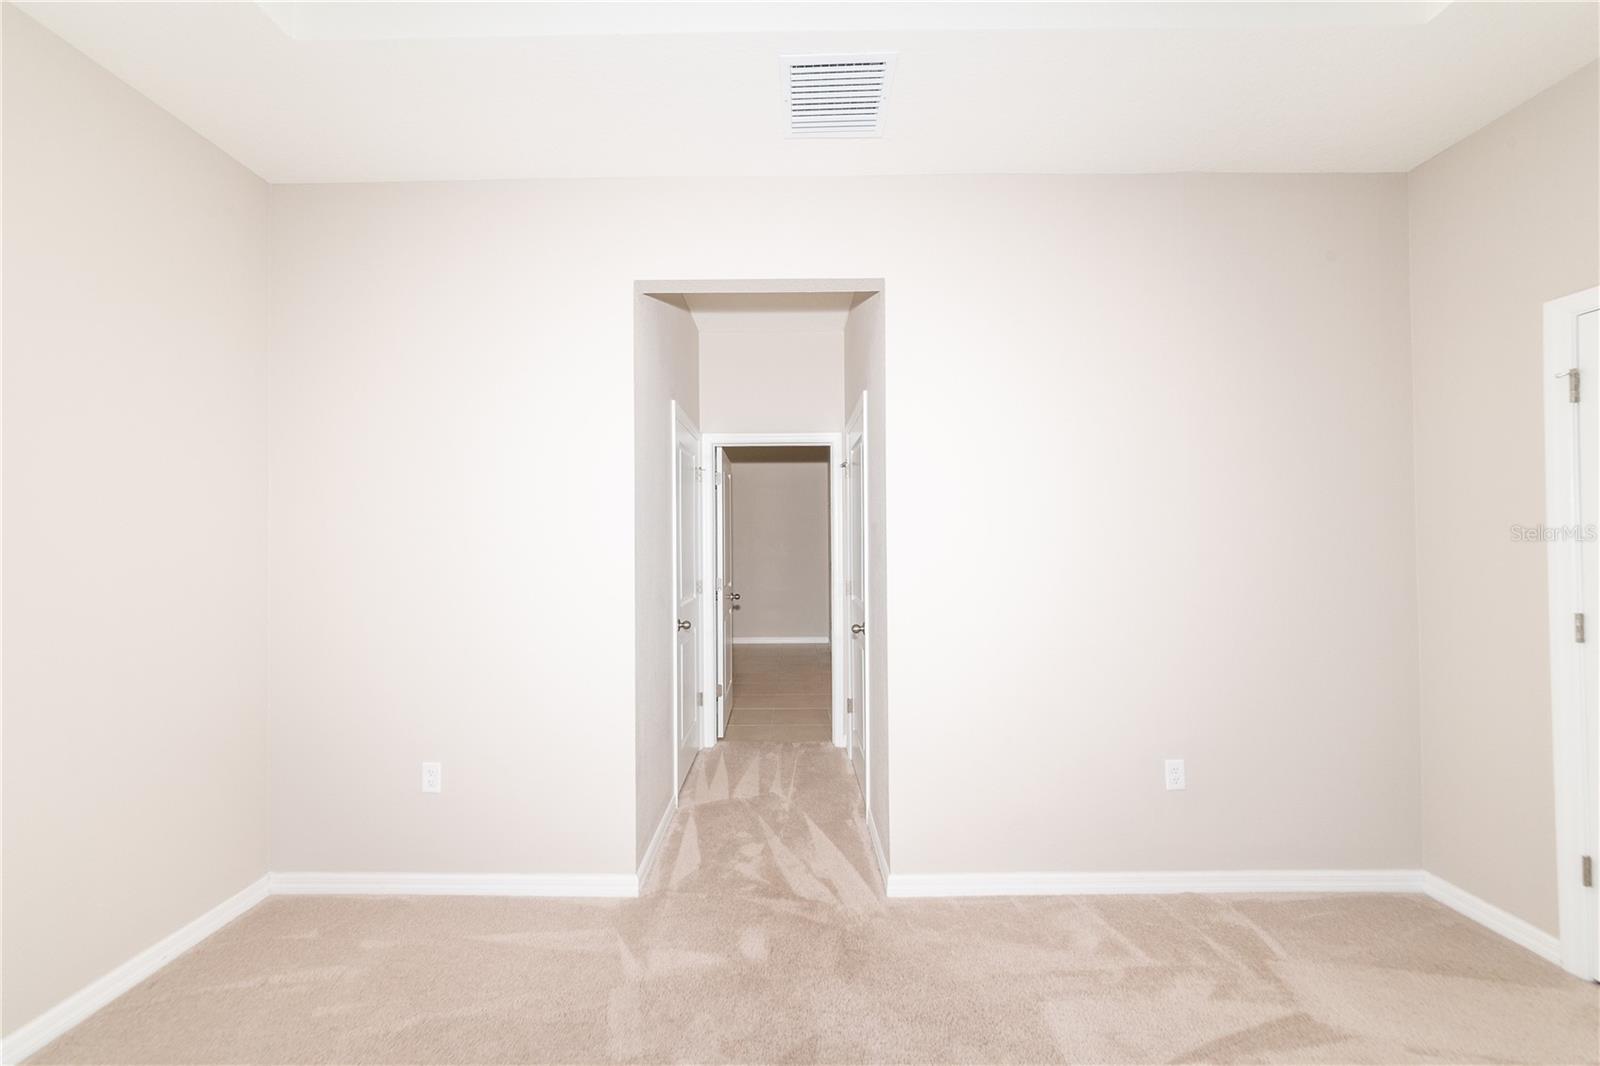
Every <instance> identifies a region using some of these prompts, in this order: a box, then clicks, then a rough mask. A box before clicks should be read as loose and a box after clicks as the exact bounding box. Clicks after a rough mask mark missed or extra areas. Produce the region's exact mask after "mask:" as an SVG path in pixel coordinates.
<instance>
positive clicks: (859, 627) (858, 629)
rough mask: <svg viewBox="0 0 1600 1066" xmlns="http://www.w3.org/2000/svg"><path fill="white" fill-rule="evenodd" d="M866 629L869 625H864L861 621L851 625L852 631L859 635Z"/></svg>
mask: <svg viewBox="0 0 1600 1066" xmlns="http://www.w3.org/2000/svg"><path fill="white" fill-rule="evenodd" d="M866 631H867V627H866V626H864V625H862V624H861V623H860V622H857V623H856V624H855V625H853V626H851V627H850V632H852V633H854V634H855V635H856V636H858V637H859V636H860V635H861V634H863V633H865V632H866Z"/></svg>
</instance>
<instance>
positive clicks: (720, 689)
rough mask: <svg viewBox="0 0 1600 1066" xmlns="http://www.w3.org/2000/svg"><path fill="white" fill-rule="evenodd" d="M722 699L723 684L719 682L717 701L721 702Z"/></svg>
mask: <svg viewBox="0 0 1600 1066" xmlns="http://www.w3.org/2000/svg"><path fill="white" fill-rule="evenodd" d="M721 698H722V682H720V681H718V682H717V699H719V700H720V699H721Z"/></svg>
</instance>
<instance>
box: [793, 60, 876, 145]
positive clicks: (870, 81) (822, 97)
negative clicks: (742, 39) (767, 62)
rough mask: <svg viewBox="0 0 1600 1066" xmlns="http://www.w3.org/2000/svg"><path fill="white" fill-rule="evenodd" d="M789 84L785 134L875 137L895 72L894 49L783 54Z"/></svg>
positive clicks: (798, 135) (794, 135)
mask: <svg viewBox="0 0 1600 1066" xmlns="http://www.w3.org/2000/svg"><path fill="white" fill-rule="evenodd" d="M783 67H784V72H785V75H786V76H787V79H788V83H789V136H791V137H877V136H880V135H881V134H882V133H883V102H884V98H885V97H887V96H888V94H889V79H890V77H891V76H892V75H893V74H894V54H893V53H892V52H885V53H877V54H872V55H833V56H784V57H783Z"/></svg>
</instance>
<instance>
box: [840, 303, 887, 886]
mask: <svg viewBox="0 0 1600 1066" xmlns="http://www.w3.org/2000/svg"><path fill="white" fill-rule="evenodd" d="M886 299H888V296H887V295H886V294H885V293H883V292H878V293H872V294H870V295H866V296H862V297H860V298H858V300H857V302H856V303H855V304H854V306H852V307H851V308H850V311H849V315H848V317H847V318H846V319H845V328H844V379H845V380H844V412H845V418H846V419H849V418H850V417H851V416H852V415H853V414H854V413H855V410H856V406H857V405H858V404H860V403H861V398H862V394H863V393H865V394H866V411H865V415H866V420H867V434H866V436H867V448H866V451H867V621H866V625H867V628H868V630H869V633H870V636H869V637H868V638H867V649H868V663H867V672H868V695H867V699H868V703H869V708H868V710H869V713H868V717H867V729H868V737H867V758H868V761H869V763H870V766H871V773H870V777H871V781H870V784H869V787H870V789H871V795H870V796H869V797H868V798H867V813H868V816H869V820H870V821H871V823H872V827H873V828H874V829H875V830H876V831H877V834H878V843H879V846H881V847H882V848H883V850H884V854H885V855H886V856H888V855H889V852H890V850H891V849H892V847H893V845H892V844H891V842H890V838H889V780H890V776H889V751H890V747H889V640H890V636H891V634H890V632H889V625H888V621H889V609H888V604H889V581H888V576H889V575H888V561H889V560H888V538H887V536H886V529H885V515H886V503H885V501H886V493H885V486H886V485H887V483H888V482H887V471H888V454H887V452H886V450H885V446H884V442H885V440H886V439H887V438H886V435H885V433H884V410H885V406H886V405H885V403H884V383H885V374H884V370H885V367H884V355H885V347H884V346H885V341H886V338H885V337H884V332H883V331H884V313H883V308H884V301H885V300H886ZM891 861H892V857H891Z"/></svg>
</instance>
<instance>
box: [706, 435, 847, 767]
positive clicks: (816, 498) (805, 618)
mask: <svg viewBox="0 0 1600 1066" xmlns="http://www.w3.org/2000/svg"><path fill="white" fill-rule="evenodd" d="M736 439H737V435H732V436H730V435H715V436H713V435H709V434H708V435H707V440H706V447H707V450H708V451H709V452H710V453H711V457H712V459H711V464H710V467H709V469H710V470H711V471H712V478H711V496H712V500H711V504H712V509H713V521H712V524H711V525H712V529H713V530H714V533H713V537H714V544H713V545H712V555H711V565H712V581H711V584H710V587H711V588H712V590H713V599H714V601H715V603H716V605H717V611H716V652H715V654H716V673H715V676H716V679H717V680H716V702H717V722H716V726H717V739H719V740H767V741H832V740H833V739H834V731H835V725H836V723H835V721H834V710H835V706H834V704H835V699H834V696H835V689H836V688H837V687H838V686H837V685H836V684H835V678H834V673H835V671H834V662H833V615H834V610H835V605H834V603H833V600H834V595H833V593H834V569H835V563H834V558H833V550H834V544H833V541H834V539H835V538H834V536H833V518H834V510H835V508H834V501H833V492H834V488H835V485H834V479H833V477H832V472H833V469H834V465H835V463H836V462H837V460H836V459H835V458H834V456H835V454H836V452H837V451H838V447H837V444H836V443H835V442H833V441H829V442H827V443H823V444H807V443H804V442H803V441H794V442H790V443H783V444H773V443H766V444H738V443H735V442H734V441H735V440H736ZM842 724H843V723H839V725H841V726H842Z"/></svg>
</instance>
